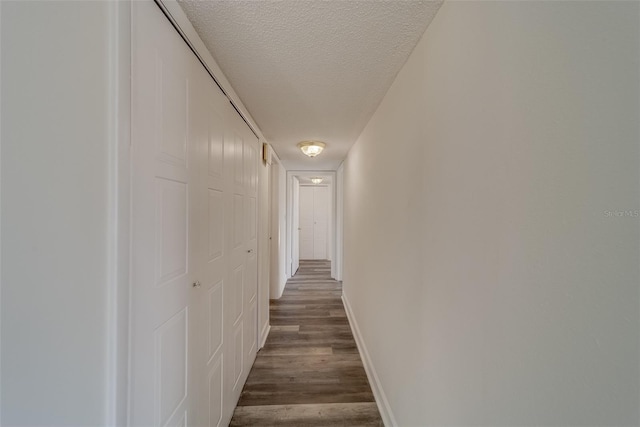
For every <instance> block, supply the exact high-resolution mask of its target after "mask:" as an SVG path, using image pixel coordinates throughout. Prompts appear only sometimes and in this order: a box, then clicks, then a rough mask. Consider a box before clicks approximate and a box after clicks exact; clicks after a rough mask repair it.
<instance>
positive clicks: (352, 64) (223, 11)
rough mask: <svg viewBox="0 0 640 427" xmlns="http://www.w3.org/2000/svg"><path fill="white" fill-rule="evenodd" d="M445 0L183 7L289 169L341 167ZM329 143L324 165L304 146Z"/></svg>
mask: <svg viewBox="0 0 640 427" xmlns="http://www.w3.org/2000/svg"><path fill="white" fill-rule="evenodd" d="M441 4H442V2H441V1H412V0H405V1H369V0H367V1H359V0H354V1H337V0H336V1H319V0H316V1H304V0H301V1H298V0H296V1H292V0H284V1H201V0H200V1H197V0H180V5H181V6H182V8H183V10H184V11H185V13H186V15H187V16H188V18H189V20H190V21H191V22H192V24H193V26H194V28H195V29H196V31H197V32H198V34H199V35H200V37H201V38H202V40H203V41H204V43H205V45H206V46H207V48H208V49H209V51H210V52H211V54H212V55H213V57H214V58H215V60H216V61H217V62H218V65H219V66H220V68H221V69H222V71H223V72H224V73H225V75H226V77H227V79H228V80H229V82H230V83H231V85H232V86H233V88H234V89H235V91H236V92H237V93H238V95H239V96H240V98H241V99H242V102H243V103H244V105H245V106H246V107H247V109H248V110H249V112H250V113H251V115H252V116H253V118H254V120H255V121H256V122H257V124H258V126H260V129H261V130H262V132H263V134H264V135H265V137H266V138H267V140H268V141H269V142H270V143H271V144H272V145H273V146H274V148H275V150H276V152H277V153H278V156H279V157H280V158H281V159H282V160H283V162H284V164H285V166H286V167H287V169H299V170H313V169H326V170H331V169H336V168H337V167H338V166H339V165H340V163H341V162H342V160H343V159H344V157H345V155H346V153H347V151H348V150H349V148H350V147H351V145H352V144H353V142H355V140H356V139H357V137H358V136H359V134H360V132H361V131H362V129H363V128H364V126H365V125H366V124H367V122H368V121H369V118H370V117H371V115H372V114H373V112H374V111H375V109H376V108H377V106H378V104H379V103H380V101H381V99H382V97H383V96H384V94H385V93H386V91H387V89H388V88H389V86H390V85H391V83H392V82H393V80H394V78H395V76H396V74H397V73H398V71H399V70H400V68H401V67H402V65H403V64H404V62H405V61H406V59H407V57H408V56H409V54H410V53H411V51H412V50H413V48H414V46H415V45H416V43H417V42H418V40H419V39H420V37H421V36H422V34H423V33H424V31H425V29H426V28H427V26H428V25H429V23H430V22H431V20H432V19H433V17H434V16H435V14H436V12H437V11H438V9H439V7H440V5H441ZM305 139H317V140H321V141H325V142H326V143H327V149H326V150H325V152H324V153H323V154H322V155H320V156H318V157H317V158H314V159H309V158H307V157H306V156H304V155H303V154H302V153H301V152H300V151H299V150H298V148H297V147H296V143H297V142H299V141H301V140H305Z"/></svg>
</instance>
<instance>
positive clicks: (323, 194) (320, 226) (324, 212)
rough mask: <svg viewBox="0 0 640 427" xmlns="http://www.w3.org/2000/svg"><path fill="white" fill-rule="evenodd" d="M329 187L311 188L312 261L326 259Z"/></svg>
mask: <svg viewBox="0 0 640 427" xmlns="http://www.w3.org/2000/svg"><path fill="white" fill-rule="evenodd" d="M328 220H329V187H313V259H328V256H327V234H328V233H327V231H328Z"/></svg>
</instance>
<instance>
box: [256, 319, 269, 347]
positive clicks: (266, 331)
mask: <svg viewBox="0 0 640 427" xmlns="http://www.w3.org/2000/svg"><path fill="white" fill-rule="evenodd" d="M270 331H271V325H270V324H269V323H267V324H266V325H265V326H264V328H263V329H262V332H260V347H258V350H260V349H261V348H262V347H264V344H265V343H266V342H267V337H268V336H269V332H270Z"/></svg>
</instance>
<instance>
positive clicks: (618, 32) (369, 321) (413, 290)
mask: <svg viewBox="0 0 640 427" xmlns="http://www.w3.org/2000/svg"><path fill="white" fill-rule="evenodd" d="M639 7H640V5H639V4H638V3H637V2H629V3H623V2H453V1H451V2H445V4H444V5H443V6H442V8H441V9H440V11H439V13H438V15H437V16H436V18H435V19H434V21H433V23H432V24H431V25H430V27H429V28H428V29H427V32H426V33H425V35H424V37H423V39H422V40H421V42H420V43H419V44H418V46H417V47H416V49H415V51H414V52H413V54H412V56H411V57H410V59H409V61H408V62H407V63H406V65H405V66H404V68H403V69H402V71H401V72H400V73H399V75H398V76H397V78H396V80H395V82H394V84H393V86H392V87H391V89H390V90H389V92H388V93H387V95H386V96H385V98H384V100H383V101H382V103H381V105H380V106H379V108H378V110H377V111H376V113H375V115H374V116H373V118H372V119H371V121H370V123H369V124H368V125H367V127H366V128H365V130H364V131H363V133H362V134H361V136H360V138H359V140H358V141H357V143H356V144H355V145H354V146H353V148H352V149H351V151H350V153H349V155H348V157H347V159H346V161H345V166H344V169H345V171H344V185H345V193H344V205H345V212H344V215H345V226H344V233H345V242H344V252H345V254H344V257H345V266H344V293H345V297H346V300H347V301H348V303H349V305H350V308H351V310H352V313H351V315H352V320H354V321H355V322H356V324H357V325H358V327H359V331H360V336H359V338H360V339H361V342H362V343H363V344H364V347H365V348H366V350H367V351H366V353H367V357H368V362H369V363H370V366H369V368H370V369H371V372H375V375H376V376H377V379H378V380H379V381H378V383H377V384H374V387H376V386H380V387H381V390H378V397H380V398H381V401H383V400H384V399H382V396H383V395H384V396H386V399H387V401H388V407H387V408H386V409H388V411H387V413H386V414H385V416H386V417H387V420H388V422H390V423H391V422H393V420H394V419H395V422H396V423H397V424H398V425H402V426H411V425H421V426H424V425H433V426H435V425H439V426H440V425H491V426H516V425H549V426H561V425H612V426H613V425H616V426H622V425H638V423H640V416H639V413H638V407H639V405H638V402H639V399H640V394H639V379H640V372H639V364H638V360H640V354H639V337H640V334H639V320H640V317H639V307H638V301H639V299H638V297H639V286H638V284H639V283H640V274H639V268H638V260H639V258H640V249H639V242H640V225H639V224H640V223H639V219H638V212H639V211H640V191H639V190H640V189H639V182H640V174H639V169H640V168H639V141H640V135H639V129H638V117H639V113H640V108H639V96H638V95H639V93H640V73H639V61H638V60H639V55H640V54H639V52H640V45H639V40H640V37H639V36H640V31H639V19H638V17H639ZM623 211H624V212H627V213H626V214H625V213H618V212H623ZM382 404H383V407H384V402H382ZM383 409H385V408H383Z"/></svg>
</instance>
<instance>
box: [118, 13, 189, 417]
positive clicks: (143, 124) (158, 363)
mask: <svg viewBox="0 0 640 427" xmlns="http://www.w3.org/2000/svg"><path fill="white" fill-rule="evenodd" d="M132 7H133V9H132V22H133V32H132V49H133V52H134V54H133V56H132V73H133V75H132V94H133V96H132V162H133V164H132V259H131V270H132V282H131V283H132V294H131V297H132V300H131V304H132V305H131V332H132V340H131V378H130V379H131V396H132V399H131V410H130V425H136V426H138V425H153V426H165V425H169V426H185V425H188V424H190V423H191V422H192V419H193V417H194V416H195V413H196V405H195V402H194V399H193V396H194V391H195V388H194V387H195V384H196V380H197V379H196V377H195V374H196V372H195V371H194V370H193V369H191V367H192V366H194V365H196V364H197V351H196V349H195V344H196V343H197V342H198V336H197V334H196V330H195V328H193V324H194V323H193V322H194V317H195V316H196V315H197V313H196V312H195V311H196V310H195V308H196V304H195V303H196V301H197V295H196V294H197V292H198V281H199V280H201V279H200V277H199V272H198V265H197V258H198V254H197V239H198V233H197V229H196V228H195V225H196V224H197V221H198V218H197V209H194V205H193V200H195V199H196V198H197V194H196V191H197V188H196V185H195V183H196V181H197V179H198V170H197V164H196V163H195V162H194V156H193V154H194V152H193V148H192V146H191V145H190V141H189V122H190V119H191V118H190V111H189V108H188V104H189V93H190V90H189V89H190V84H191V81H190V78H191V66H192V58H191V57H190V52H188V51H186V50H185V49H182V44H183V41H182V40H181V39H180V37H179V36H178V34H176V33H175V32H172V31H167V28H166V25H165V21H166V18H165V17H164V15H163V14H162V13H161V11H160V10H159V9H158V7H157V6H156V5H154V4H153V3H151V2H133V5H132ZM194 285H195V286H194Z"/></svg>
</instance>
